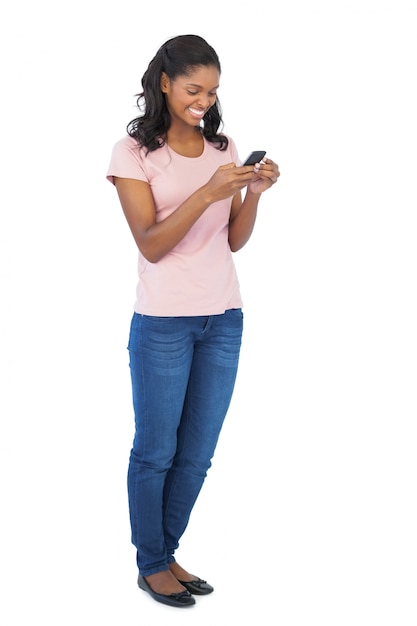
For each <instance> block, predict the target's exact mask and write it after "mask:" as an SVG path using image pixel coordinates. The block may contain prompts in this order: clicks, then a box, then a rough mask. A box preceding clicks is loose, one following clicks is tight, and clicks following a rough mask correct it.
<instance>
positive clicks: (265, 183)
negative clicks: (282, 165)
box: [248, 158, 280, 193]
mask: <svg viewBox="0 0 417 626" xmlns="http://www.w3.org/2000/svg"><path fill="white" fill-rule="evenodd" d="M254 174H255V178H254V180H253V181H252V182H251V183H249V185H248V187H249V189H250V191H251V192H252V193H262V192H263V191H265V190H266V189H269V188H270V187H272V185H273V184H275V183H276V182H277V180H278V178H279V176H280V171H279V167H278V165H277V164H276V163H274V161H272V159H266V158H264V159H262V161H261V162H260V163H257V164H256V165H255V167H254Z"/></svg>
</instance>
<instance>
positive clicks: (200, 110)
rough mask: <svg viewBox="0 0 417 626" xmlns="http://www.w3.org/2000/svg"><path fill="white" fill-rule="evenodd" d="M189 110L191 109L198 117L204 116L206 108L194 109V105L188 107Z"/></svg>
mask: <svg viewBox="0 0 417 626" xmlns="http://www.w3.org/2000/svg"><path fill="white" fill-rule="evenodd" d="M188 110H189V111H190V113H192V114H193V115H195V116H197V117H203V115H204V113H205V112H206V109H193V108H192V107H188Z"/></svg>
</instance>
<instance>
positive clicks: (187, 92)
mask: <svg viewBox="0 0 417 626" xmlns="http://www.w3.org/2000/svg"><path fill="white" fill-rule="evenodd" d="M219 80H220V75H219V71H218V69H217V68H216V67H215V66H212V65H209V66H207V67H206V66H199V67H197V68H195V69H194V70H193V71H192V72H191V73H190V74H189V75H188V76H177V78H175V80H173V81H171V80H170V79H169V78H168V76H167V75H166V74H165V72H163V73H162V76H161V90H162V93H164V94H165V97H166V102H167V106H168V111H169V113H170V115H171V118H172V122H182V123H184V124H188V125H192V126H198V125H199V124H200V121H201V120H202V118H203V116H204V115H205V113H206V112H207V111H208V110H209V108H210V107H211V106H213V104H214V103H215V102H216V94H217V88H218V86H219Z"/></svg>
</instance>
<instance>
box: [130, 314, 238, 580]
mask: <svg viewBox="0 0 417 626" xmlns="http://www.w3.org/2000/svg"><path fill="white" fill-rule="evenodd" d="M242 330H243V314H242V311H241V309H230V310H228V311H226V312H225V313H224V314H222V315H212V316H198V317H153V316H147V315H140V314H138V313H134V315H133V318H132V323H131V327H130V336H129V346H128V348H129V362H130V371H131V378H132V395H133V407H134V413H135V436H134V441H133V447H132V450H131V454H130V460H129V470H128V496H129V511H130V522H131V529H132V543H133V545H134V546H135V547H136V550H137V564H138V567H139V572H140V573H141V574H142V575H143V576H149V575H151V574H155V573H157V572H160V571H163V570H165V569H167V567H168V564H169V563H171V562H173V561H174V560H175V558H174V552H175V550H176V549H177V548H178V545H179V540H180V537H181V536H182V534H183V532H184V530H185V528H186V526H187V524H188V521H189V517H190V514H191V510H192V508H193V505H194V503H195V501H196V498H197V496H198V494H199V492H200V489H201V487H202V485H203V482H204V479H205V477H206V474H207V470H208V469H209V467H210V466H211V459H212V457H213V455H214V451H215V448H216V444H217V441H218V437H219V434H220V430H221V428H222V425H223V421H224V418H225V415H226V413H227V410H228V408H229V404H230V400H231V397H232V393H233V388H234V385H235V380H236V373H237V368H238V361H239V353H240V346H241V339H242Z"/></svg>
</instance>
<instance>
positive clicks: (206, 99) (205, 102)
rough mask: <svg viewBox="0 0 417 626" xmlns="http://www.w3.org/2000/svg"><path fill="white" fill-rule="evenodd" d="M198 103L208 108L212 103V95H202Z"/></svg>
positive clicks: (203, 107)
mask: <svg viewBox="0 0 417 626" xmlns="http://www.w3.org/2000/svg"><path fill="white" fill-rule="evenodd" d="M198 104H199V106H200V107H201V108H202V109H208V108H209V106H210V104H211V100H210V96H209V95H207V96H204V95H200V97H199V99H198Z"/></svg>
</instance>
